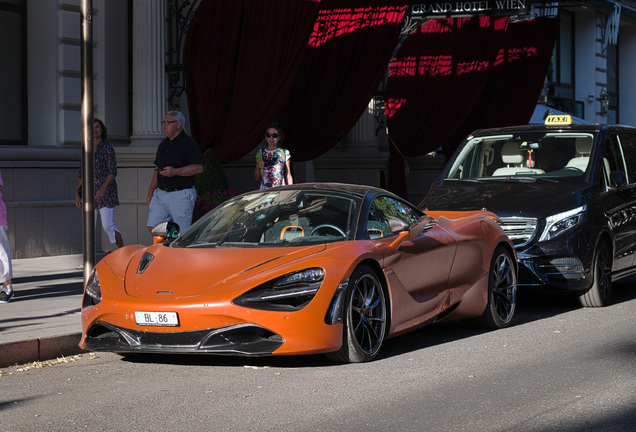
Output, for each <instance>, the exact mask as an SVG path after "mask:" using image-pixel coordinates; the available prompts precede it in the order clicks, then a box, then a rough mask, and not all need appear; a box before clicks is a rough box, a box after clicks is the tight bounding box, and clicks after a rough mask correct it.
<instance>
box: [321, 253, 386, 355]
mask: <svg viewBox="0 0 636 432" xmlns="http://www.w3.org/2000/svg"><path fill="white" fill-rule="evenodd" d="M345 305H346V306H345V317H344V318H345V319H344V326H343V340H342V347H341V348H340V350H338V351H336V352H333V353H328V354H327V357H328V358H329V359H330V360H332V361H336V362H339V363H361V362H366V361H370V360H373V359H374V358H375V357H376V356H377V355H378V352H380V347H381V346H382V342H383V341H384V336H385V334H386V327H387V304H386V295H385V290H384V287H383V286H382V283H381V282H380V280H379V279H378V277H377V275H376V273H375V272H374V271H373V269H371V268H370V267H368V266H365V265H362V266H360V267H358V268H357V269H356V270H355V271H354V272H353V274H352V275H351V278H350V279H349V287H348V288H347V292H346V303H345Z"/></svg>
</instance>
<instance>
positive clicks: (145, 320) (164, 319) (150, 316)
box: [135, 311, 179, 327]
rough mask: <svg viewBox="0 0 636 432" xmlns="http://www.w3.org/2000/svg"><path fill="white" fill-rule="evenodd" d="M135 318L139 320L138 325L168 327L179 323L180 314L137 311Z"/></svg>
mask: <svg viewBox="0 0 636 432" xmlns="http://www.w3.org/2000/svg"><path fill="white" fill-rule="evenodd" d="M135 320H137V324H138V325H148V326H168V327H175V326H178V325H179V316H178V315H177V313H176V312H145V311H135Z"/></svg>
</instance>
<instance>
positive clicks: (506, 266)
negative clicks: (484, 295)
mask: <svg viewBox="0 0 636 432" xmlns="http://www.w3.org/2000/svg"><path fill="white" fill-rule="evenodd" d="M488 273H489V274H488V304H487V305H486V310H485V311H484V313H483V315H482V316H480V317H478V318H470V319H467V320H465V321H466V322H467V323H468V324H469V325H471V326H474V327H480V328H489V329H500V328H504V327H508V326H509V325H510V322H511V321H512V317H513V316H514V313H515V309H516V307H517V272H516V271H515V264H514V259H513V257H512V253H511V252H510V251H509V250H508V249H506V248H505V247H503V246H498V247H497V248H496V249H495V252H494V253H493V255H492V259H491V260H490V270H489V272H488Z"/></svg>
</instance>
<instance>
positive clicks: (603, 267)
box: [579, 241, 612, 307]
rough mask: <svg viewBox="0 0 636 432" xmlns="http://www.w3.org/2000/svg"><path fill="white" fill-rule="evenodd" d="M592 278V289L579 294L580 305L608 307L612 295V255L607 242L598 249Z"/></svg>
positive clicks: (603, 242) (600, 244)
mask: <svg viewBox="0 0 636 432" xmlns="http://www.w3.org/2000/svg"><path fill="white" fill-rule="evenodd" d="M592 278H593V280H592V287H591V288H590V289H589V290H587V291H585V292H583V293H581V294H579V303H580V304H581V306H583V307H603V306H606V305H607V304H608V303H609V299H610V296H611V294H612V255H611V252H610V247H609V246H608V244H607V242H605V241H602V242H601V243H599V246H598V248H597V249H596V254H595V256H594V268H593V269H592Z"/></svg>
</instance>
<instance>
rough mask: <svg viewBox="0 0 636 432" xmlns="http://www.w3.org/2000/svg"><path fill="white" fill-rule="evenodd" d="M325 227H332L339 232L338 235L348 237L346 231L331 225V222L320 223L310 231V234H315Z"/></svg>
mask: <svg viewBox="0 0 636 432" xmlns="http://www.w3.org/2000/svg"><path fill="white" fill-rule="evenodd" d="M323 228H329V229H332V230H334V231H336V232H337V233H338V235H340V236H342V237H346V236H347V235H346V234H345V233H344V231H342V230H341V229H340V228H338V227H337V226H335V225H330V224H322V225H318V226H317V227H316V228H314V229H312V230H311V232H310V233H309V235H310V236H311V235H315V234H316V232H317V231H318V230H320V229H323Z"/></svg>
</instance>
